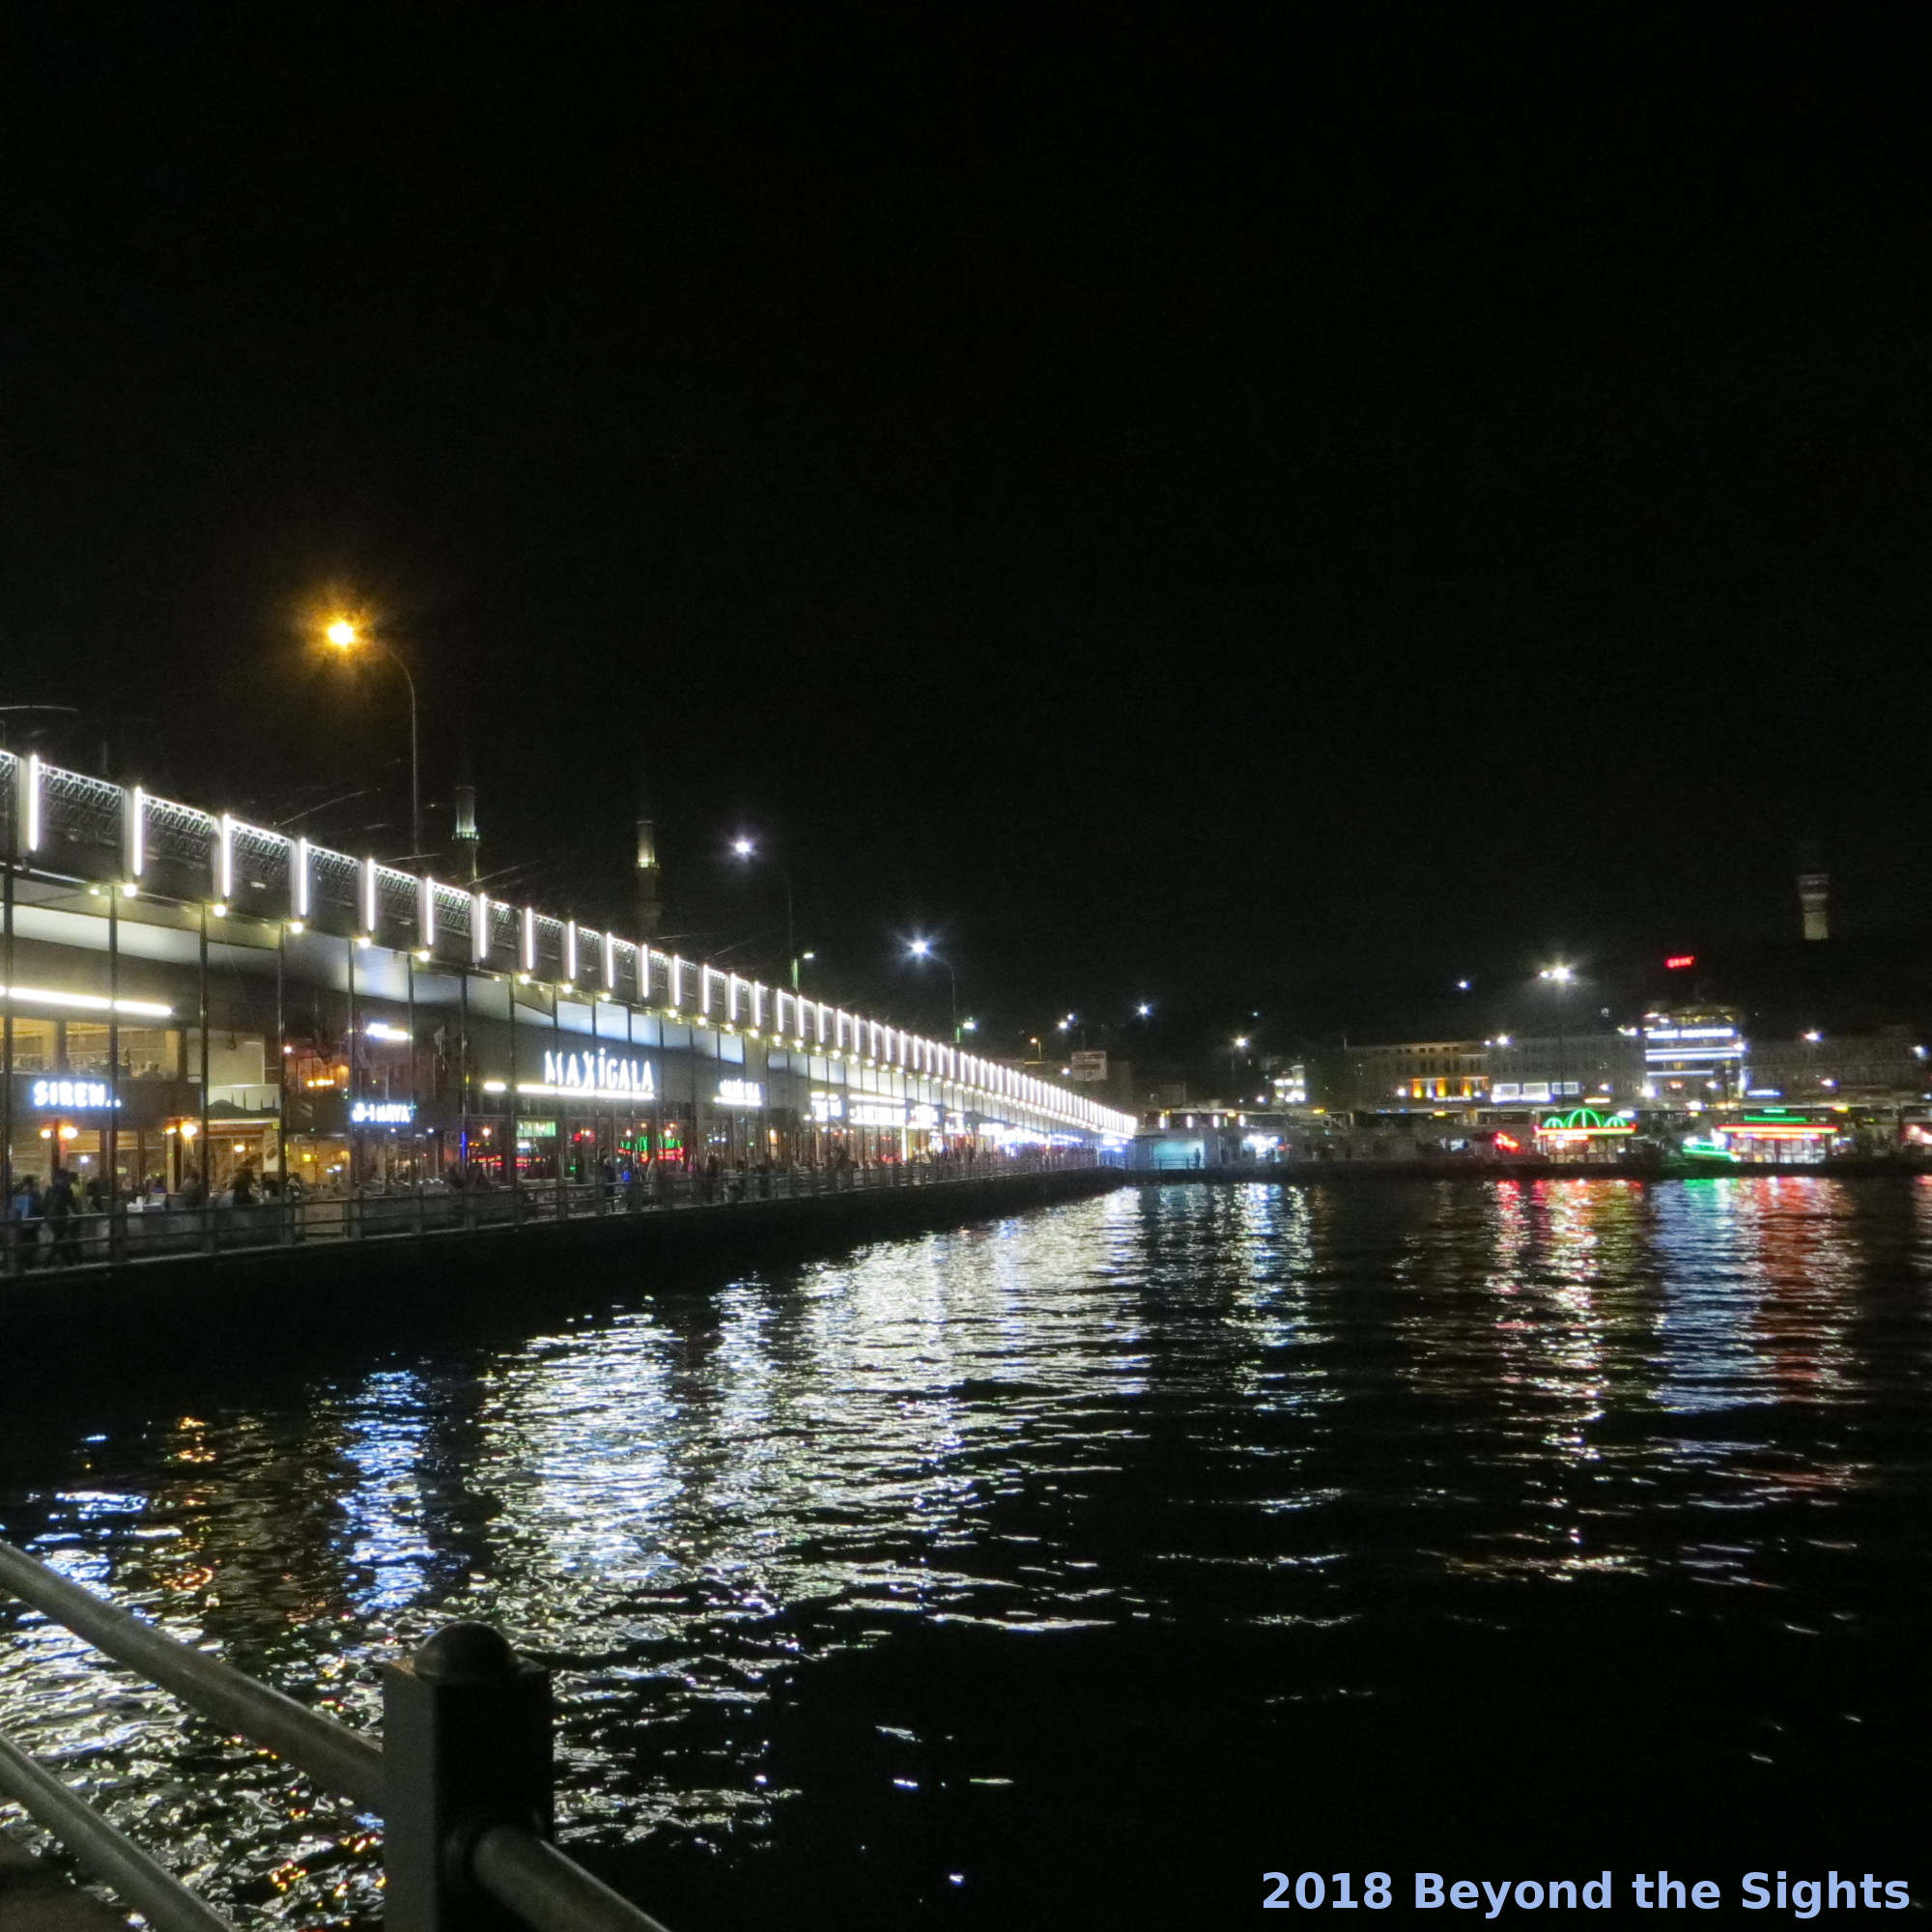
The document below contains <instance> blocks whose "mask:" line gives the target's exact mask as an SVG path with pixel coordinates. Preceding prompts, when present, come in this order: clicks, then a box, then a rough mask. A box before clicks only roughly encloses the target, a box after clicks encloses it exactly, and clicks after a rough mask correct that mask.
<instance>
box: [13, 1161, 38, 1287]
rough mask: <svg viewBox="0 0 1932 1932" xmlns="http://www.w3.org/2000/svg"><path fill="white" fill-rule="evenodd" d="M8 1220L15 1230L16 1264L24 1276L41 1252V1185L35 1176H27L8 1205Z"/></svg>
mask: <svg viewBox="0 0 1932 1932" xmlns="http://www.w3.org/2000/svg"><path fill="white" fill-rule="evenodd" d="M7 1219H8V1222H9V1224H10V1225H11V1226H12V1228H13V1230H14V1244H15V1250H16V1252H17V1253H18V1255H19V1258H20V1259H19V1261H18V1263H17V1264H16V1265H17V1267H18V1268H19V1270H20V1272H21V1273H22V1274H25V1273H26V1272H27V1270H28V1269H29V1268H31V1267H32V1266H33V1264H34V1263H35V1261H36V1260H38V1259H39V1256H40V1252H41V1183H40V1180H39V1179H38V1178H37V1177H35V1176H34V1175H31V1174H30V1175H28V1176H26V1177H25V1178H24V1179H22V1180H21V1182H20V1184H19V1185H18V1186H17V1187H16V1188H14V1198H13V1199H12V1200H11V1201H10V1202H8V1204H7Z"/></svg>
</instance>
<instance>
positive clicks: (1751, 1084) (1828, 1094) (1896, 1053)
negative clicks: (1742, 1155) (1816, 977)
mask: <svg viewBox="0 0 1932 1932" xmlns="http://www.w3.org/2000/svg"><path fill="white" fill-rule="evenodd" d="M1745 1078H1746V1086H1745V1097H1746V1098H1747V1099H1748V1100H1781V1101H1784V1102H1786V1103H1787V1104H1789V1105H1793V1106H1805V1105H1810V1106H1819V1105H1823V1104H1826V1103H1829V1102H1833V1101H1846V1102H1850V1103H1852V1104H1854V1105H1858V1106H1891V1105H1898V1104H1901V1103H1909V1102H1912V1101H1918V1100H1923V1099H1928V1098H1932V1062H1928V1059H1927V1048H1926V1046H1925V1044H1924V1042H1923V1041H1922V1040H1919V1039H1915V1037H1914V1034H1913V1030H1912V1029H1911V1028H1910V1027H1904V1026H1884V1027H1880V1028H1878V1029H1877V1031H1876V1032H1873V1033H1862V1034H1828V1033H1821V1032H1818V1031H1816V1030H1809V1031H1806V1032H1804V1033H1803V1034H1800V1035H1798V1036H1797V1037H1795V1038H1792V1037H1785V1038H1782V1039H1754V1040H1752V1041H1751V1043H1750V1049H1749V1054H1748V1058H1747V1065H1746V1075H1745Z"/></svg>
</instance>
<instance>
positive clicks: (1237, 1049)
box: [1228, 1033, 1248, 1097]
mask: <svg viewBox="0 0 1932 1932" xmlns="http://www.w3.org/2000/svg"><path fill="white" fill-rule="evenodd" d="M1247 1050H1248V1037H1247V1035H1246V1034H1244V1033H1237V1034H1236V1036H1235V1037H1234V1038H1233V1039H1231V1040H1230V1041H1229V1042H1228V1084H1229V1085H1230V1086H1231V1087H1232V1086H1234V1085H1235V1084H1236V1080H1235V1075H1236V1055H1237V1054H1243V1053H1246V1052H1247ZM1236 1097H1238V1095H1237V1096H1236Z"/></svg>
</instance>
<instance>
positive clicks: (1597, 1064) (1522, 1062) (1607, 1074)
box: [1489, 1027, 1645, 1107]
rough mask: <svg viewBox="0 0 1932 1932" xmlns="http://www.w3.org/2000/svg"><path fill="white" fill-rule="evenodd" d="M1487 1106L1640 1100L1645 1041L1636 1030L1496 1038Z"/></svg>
mask: <svg viewBox="0 0 1932 1932" xmlns="http://www.w3.org/2000/svg"><path fill="white" fill-rule="evenodd" d="M1489 1067H1490V1083H1489V1094H1490V1103H1491V1105H1492V1106H1494V1107H1541V1106H1547V1105H1549V1104H1551V1103H1553V1102H1565V1103H1576V1102H1582V1101H1589V1102H1592V1103H1595V1104H1601V1103H1603V1102H1605V1101H1613V1102H1614V1103H1615V1104H1616V1105H1617V1106H1619V1107H1621V1106H1624V1105H1626V1104H1628V1103H1633V1102H1634V1101H1636V1100H1638V1099H1639V1098H1641V1097H1642V1094H1643V1088H1644V1078H1645V1075H1644V1058H1643V1042H1642V1040H1641V1039H1640V1038H1639V1037H1638V1035H1637V1030H1636V1029H1635V1028H1634V1027H1625V1028H1619V1029H1617V1030H1616V1031H1614V1032H1607V1033H1605V1032H1600V1031H1591V1032H1587V1033H1567V1032H1566V1033H1563V1034H1549V1035H1542V1034H1537V1035H1521V1034H1498V1035H1497V1036H1496V1037H1494V1038H1493V1039H1492V1040H1491V1041H1490V1042H1489Z"/></svg>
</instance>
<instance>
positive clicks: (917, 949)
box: [906, 939, 959, 1046]
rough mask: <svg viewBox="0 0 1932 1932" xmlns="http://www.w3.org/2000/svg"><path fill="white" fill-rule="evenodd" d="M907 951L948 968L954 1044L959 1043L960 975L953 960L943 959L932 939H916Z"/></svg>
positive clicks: (947, 981) (916, 957) (947, 979)
mask: <svg viewBox="0 0 1932 1932" xmlns="http://www.w3.org/2000/svg"><path fill="white" fill-rule="evenodd" d="M906 951H907V952H910V953H911V954H912V956H913V957H914V958H915V959H930V960H931V961H933V963H934V964H935V965H939V966H944V967H945V968H946V983H947V985H948V987H949V988H951V990H952V1044H953V1045H954V1046H957V1045H958V1044H959V979H958V975H957V974H955V973H954V972H953V970H952V960H950V959H942V958H941V957H940V956H939V954H938V953H936V952H934V951H933V950H932V941H931V940H929V939H915V940H914V941H913V942H912V943H911V944H910V945H909V946H908V947H907V948H906Z"/></svg>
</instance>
